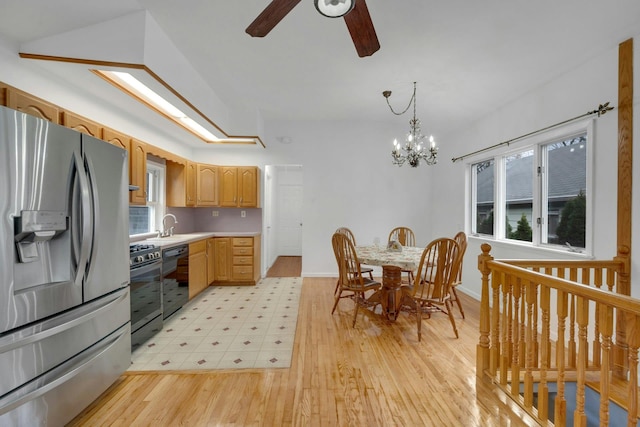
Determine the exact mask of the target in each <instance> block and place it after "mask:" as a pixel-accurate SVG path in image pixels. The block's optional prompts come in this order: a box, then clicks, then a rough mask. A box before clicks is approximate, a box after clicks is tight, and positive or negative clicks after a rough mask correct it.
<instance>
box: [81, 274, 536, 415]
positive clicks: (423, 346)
mask: <svg viewBox="0 0 640 427" xmlns="http://www.w3.org/2000/svg"><path fill="white" fill-rule="evenodd" d="M302 286H303V289H302V296H301V300H300V310H299V315H298V325H297V330H296V339H295V344H294V350H293V359H292V365H291V368H287V369H261V370H254V369H252V370H226V371H209V372H200V371H198V372H195V371H193V372H156V373H131V374H125V375H123V376H122V377H121V378H120V379H119V380H118V381H117V382H116V383H115V384H114V385H113V386H112V387H111V388H110V389H109V390H108V391H107V392H105V393H104V394H103V396H101V398H99V399H98V400H97V401H96V402H95V403H94V404H93V405H91V406H90V407H89V408H87V409H86V410H85V411H84V412H83V413H82V414H80V415H79V416H78V417H76V419H75V420H74V421H73V422H72V423H71V424H70V425H71V426H87V425H91V426H97V425H109V426H151V425H153V426H176V425H185V426H216V425H221V426H222V425H224V426H229V425H236V426H305V425H317V426H524V425H535V422H533V421H532V420H531V419H530V418H528V417H527V416H526V415H525V414H523V413H522V412H521V411H519V410H518V409H517V407H514V406H513V405H511V404H509V403H508V402H509V400H508V399H506V398H505V397H504V396H503V395H501V394H500V393H499V392H497V391H495V390H494V389H493V388H492V387H491V386H490V384H486V383H484V382H482V381H478V380H477V378H476V376H475V348H476V343H477V336H478V334H477V330H478V302H477V301H475V300H472V299H471V298H469V297H466V296H465V295H463V294H462V293H461V292H459V293H460V294H461V300H462V303H463V304H464V307H465V314H466V317H467V318H466V319H465V320H463V319H461V318H460V316H459V314H458V313H457V312H456V320H457V324H458V329H459V332H460V339H456V338H455V336H454V334H453V331H452V329H451V325H450V324H449V321H448V319H447V317H446V316H445V315H441V314H436V315H434V317H433V318H431V319H426V320H423V322H424V323H423V329H422V330H423V332H422V333H423V339H422V342H418V340H417V332H416V323H415V317H414V316H412V315H409V314H408V313H400V315H399V318H398V320H397V321H396V322H395V323H390V322H389V321H387V320H385V319H383V318H382V317H381V316H379V315H378V314H376V313H371V312H369V311H367V310H361V311H362V314H358V321H357V324H356V327H355V328H352V327H351V319H352V314H353V311H352V310H353V302H352V301H350V300H347V299H343V300H342V301H341V302H340V303H339V305H338V308H337V309H336V312H335V313H334V315H331V314H330V312H331V306H332V304H333V301H334V299H333V289H334V288H335V279H334V278H305V279H304V280H303V285H302ZM378 310H379V309H378Z"/></svg>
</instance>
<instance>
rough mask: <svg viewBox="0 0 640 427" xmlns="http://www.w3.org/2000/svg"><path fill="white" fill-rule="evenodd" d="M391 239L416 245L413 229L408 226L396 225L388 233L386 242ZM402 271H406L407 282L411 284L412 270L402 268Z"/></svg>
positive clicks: (403, 243) (408, 244) (404, 243)
mask: <svg viewBox="0 0 640 427" xmlns="http://www.w3.org/2000/svg"><path fill="white" fill-rule="evenodd" d="M392 240H395V241H397V242H398V243H400V244H401V245H402V246H415V245H416V235H415V234H414V233H413V230H412V229H410V228H409V227H396V228H394V229H393V230H391V233H389V239H388V240H387V242H391V241H392ZM402 272H403V273H407V283H409V284H411V283H412V282H413V271H412V270H402Z"/></svg>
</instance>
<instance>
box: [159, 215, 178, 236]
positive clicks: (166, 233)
mask: <svg viewBox="0 0 640 427" xmlns="http://www.w3.org/2000/svg"><path fill="white" fill-rule="evenodd" d="M168 216H170V217H171V218H173V225H172V226H171V227H170V228H169V229H168V230H167V226H166V225H165V223H164V220H165V219H167V217H168ZM177 223H178V218H176V216H175V215H174V214H170V213H168V214H166V215H165V216H163V217H162V233H160V237H169V236H173V227H174V226H175V225H176V224H177Z"/></svg>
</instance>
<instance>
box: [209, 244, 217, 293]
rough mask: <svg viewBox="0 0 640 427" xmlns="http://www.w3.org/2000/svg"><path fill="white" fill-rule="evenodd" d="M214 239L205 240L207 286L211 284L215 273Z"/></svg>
mask: <svg viewBox="0 0 640 427" xmlns="http://www.w3.org/2000/svg"><path fill="white" fill-rule="evenodd" d="M215 241H216V240H215V239H214V238H210V239H207V284H209V285H210V284H211V283H213V281H214V280H215V271H216V251H215Z"/></svg>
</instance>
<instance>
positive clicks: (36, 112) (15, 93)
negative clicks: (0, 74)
mask: <svg viewBox="0 0 640 427" xmlns="http://www.w3.org/2000/svg"><path fill="white" fill-rule="evenodd" d="M6 97H7V107H9V108H13V109H14V110H18V111H22V112H23V113H26V114H30V115H32V116H35V117H39V118H41V119H45V120H48V121H50V122H52V123H57V124H60V111H61V110H60V108H58V106H56V105H53V104H50V103H48V102H45V101H43V100H42V99H40V98H37V97H35V96H33V95H30V94H28V93H26V92H23V91H21V90H18V89H15V88H12V87H8V88H7V93H6Z"/></svg>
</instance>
